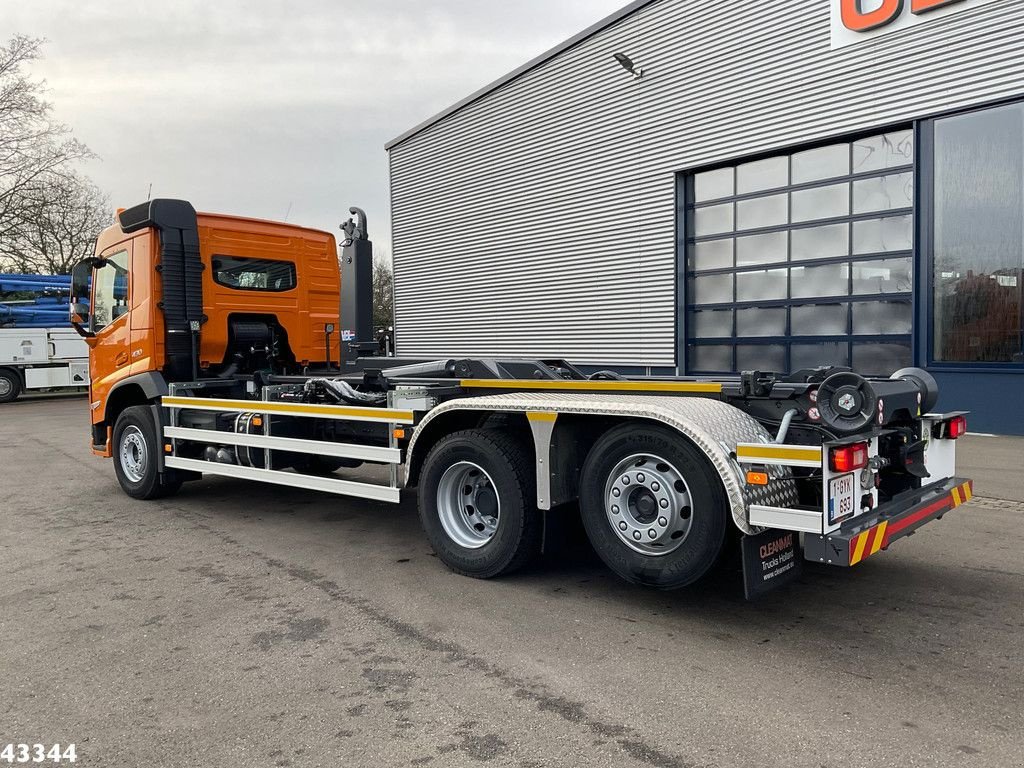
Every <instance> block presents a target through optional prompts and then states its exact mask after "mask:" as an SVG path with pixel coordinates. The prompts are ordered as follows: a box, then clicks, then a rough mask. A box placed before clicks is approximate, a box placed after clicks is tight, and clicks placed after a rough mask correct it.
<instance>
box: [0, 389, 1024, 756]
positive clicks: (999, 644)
mask: <svg viewBox="0 0 1024 768" xmlns="http://www.w3.org/2000/svg"><path fill="white" fill-rule="evenodd" d="M87 421H88V412H87V404H86V402H85V401H84V400H82V399H81V398H74V399H42V400H26V401H19V402H16V403H13V404H9V405H5V406H3V407H2V408H0V746H2V745H3V744H6V743H11V742H14V743H18V742H27V743H45V744H53V743H60V744H67V743H72V742H73V743H75V744H76V748H77V754H78V763H77V765H81V766H126V767H127V766H132V767H134V766H223V767H227V766H259V767H260V768H263V767H264V766H295V767H299V766H330V767H331V768H336V767H337V766H406V765H429V766H449V765H455V766H462V765H470V766H472V765H486V766H495V767H497V766H517V768H536V767H538V766H549V765H550V766H581V765H587V766H590V765H596V766H655V767H658V768H669V767H672V766H681V767H685V768H692V767H696V766H717V767H719V768H743V767H746V766H758V767H761V766H768V767H774V766H786V767H787V768H789V767H790V766H808V767H811V766H814V767H816V768H817V767H822V766H824V767H828V768H832V767H834V768H839V767H840V766H899V767H900V768H905V767H907V766H947V765H948V766H971V767H974V766H978V767H981V766H994V767H997V768H1009V767H1010V766H1021V765H1024V758H1022V756H1024V640H1022V638H1024V526H1022V523H1024V504H1022V503H1021V502H1020V501H1003V500H999V499H998V498H996V497H995V495H994V494H996V493H998V492H999V488H1000V487H1001V486H999V485H997V484H993V485H992V486H991V491H989V492H983V493H982V495H983V498H980V499H976V500H975V501H973V502H972V503H970V504H968V505H966V506H964V507H961V508H960V509H958V510H956V511H955V512H954V513H950V514H949V515H947V516H946V517H945V518H944V519H943V520H942V521H940V522H937V523H934V524H931V525H929V526H926V527H925V528H924V529H922V531H921V532H919V533H918V534H917V535H915V536H913V537H911V538H909V539H906V540H904V541H900V542H898V543H897V544H895V545H894V546H893V547H892V548H891V550H890V551H888V552H885V553H882V554H880V555H878V556H876V557H873V558H871V559H870V560H868V561H866V562H865V563H864V564H863V565H861V566H860V567H857V568H855V569H852V570H839V569H829V568H826V567H817V566H814V567H808V569H807V571H806V572H805V574H804V576H803V577H802V578H801V580H800V581H799V582H798V583H796V584H794V585H792V586H791V587H789V588H787V589H785V590H784V591H782V592H777V593H775V594H773V595H771V596H769V597H768V598H766V599H764V600H762V601H761V602H758V603H747V602H745V601H744V600H743V599H742V594H741V587H740V585H739V582H738V580H736V579H734V578H733V577H731V576H730V575H729V574H723V575H721V576H720V577H719V578H718V579H717V580H716V581H714V582H712V583H710V584H704V585H702V586H700V587H699V588H692V589H689V590H685V591H681V592H673V593H660V592H654V591H650V590H646V589H642V588H637V587H632V586H630V585H627V584H624V583H622V582H620V581H619V580H617V579H616V578H615V577H614V576H612V575H611V574H610V573H609V572H607V571H606V570H605V568H604V567H603V565H602V564H601V563H600V562H599V561H597V560H596V559H595V557H594V556H593V554H592V552H590V551H589V548H588V547H587V546H586V544H585V542H581V541H578V540H574V541H573V542H572V543H571V544H570V545H567V546H565V547H563V548H562V549H561V550H559V551H558V552H557V553H552V554H550V555H548V556H546V557H544V558H543V559H542V560H541V561H540V562H538V563H537V564H535V565H534V566H532V567H531V568H530V569H529V570H527V571H526V572H524V573H521V574H518V575H516V576H513V577H510V578H505V579H500V580H496V581H488V582H482V581H474V580H471V579H467V578H464V577H461V576H457V575H454V574H452V573H450V572H449V571H447V570H446V569H445V568H444V567H443V566H442V564H441V563H440V562H438V560H437V559H436V558H435V557H434V556H433V555H432V553H431V551H430V548H429V545H428V544H427V542H426V540H425V538H424V536H423V534H422V532H421V531H420V529H419V525H418V521H417V519H416V513H415V505H414V503H413V499H412V498H411V497H410V498H407V499H406V501H405V502H404V503H403V504H402V505H400V506H398V507H392V506H388V505H384V504H378V503H372V502H363V501H355V500H348V499H343V498H334V497H331V496H327V495H323V494H317V493H313V492H306V491H296V490H291V489H286V488H275V487H269V486H260V485H253V484H250V483H246V482H242V481H233V480H225V479H210V480H204V481H202V482H199V483H191V484H188V485H186V487H185V488H184V489H183V491H182V492H181V493H180V494H179V495H178V496H177V497H175V498H172V499H168V500H164V501H160V502H152V503H141V502H136V501H133V500H131V499H129V498H127V497H125V496H124V495H122V494H121V492H120V490H119V488H118V486H117V483H116V481H115V480H114V474H113V468H112V466H111V464H110V462H109V461H104V460H101V459H97V458H94V457H93V456H91V455H90V453H89V451H88V447H87V441H88V429H87ZM978 440H979V441H980V440H982V438H978ZM968 444H969V443H967V442H965V443H964V445H965V446H967V445H968ZM1018 449H1019V444H1018ZM972 450H974V449H972ZM977 450H981V449H977ZM1015 456H1016V457H1017V458H1019V456H1020V453H1019V450H1018V451H1017V452H1016V453H1015V452H1014V451H1012V450H1011V452H1010V454H1009V455H1008V459H1007V461H1010V462H1011V469H1012V462H1013V460H1014V458H1015ZM969 463H970V461H967V460H965V461H964V464H965V465H967V464H969ZM1018 469H1019V467H1018ZM1016 476H1017V479H1015V480H1014V481H1013V483H1012V488H1014V489H1017V491H1018V492H1019V482H1020V480H1019V477H1020V473H1019V472H1017V473H1016ZM1018 498H1019V497H1018ZM567 514H570V513H567Z"/></svg>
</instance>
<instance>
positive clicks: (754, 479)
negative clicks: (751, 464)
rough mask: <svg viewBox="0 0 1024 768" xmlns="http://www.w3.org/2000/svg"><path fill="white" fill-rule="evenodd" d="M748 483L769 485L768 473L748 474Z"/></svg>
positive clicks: (753, 472)
mask: <svg viewBox="0 0 1024 768" xmlns="http://www.w3.org/2000/svg"><path fill="white" fill-rule="evenodd" d="M747 483H748V484H750V485H768V473H767V472H755V471H753V470H751V471H749V472H747Z"/></svg>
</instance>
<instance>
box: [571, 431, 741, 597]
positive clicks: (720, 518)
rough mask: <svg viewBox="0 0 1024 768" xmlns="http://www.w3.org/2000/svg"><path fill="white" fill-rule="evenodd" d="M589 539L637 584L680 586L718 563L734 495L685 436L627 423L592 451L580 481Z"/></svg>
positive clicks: (613, 566)
mask: <svg viewBox="0 0 1024 768" xmlns="http://www.w3.org/2000/svg"><path fill="white" fill-rule="evenodd" d="M580 509H581V512H582V514H583V525H584V527H585V528H586V531H587V537H588V538H589V539H590V542H591V544H593V546H594V549H595V550H596V551H597V554H598V556H600V558H601V559H602V560H603V561H604V562H605V564H606V565H607V566H608V567H609V568H611V569H612V570H613V571H615V573H617V574H618V575H619V576H621V577H622V578H624V579H625V580H626V581H630V582H632V583H634V584H643V585H645V586H651V587H657V588H659V589H678V588H680V587H685V586H687V585H688V584H692V583H693V582H695V581H697V580H698V579H699V578H701V577H702V576H703V575H704V574H706V573H707V572H708V570H709V569H710V568H711V566H712V565H714V564H715V561H716V560H717V558H718V556H719V554H720V552H721V550H722V544H723V542H724V540H725V532H726V527H727V523H728V499H727V497H726V494H725V489H724V487H723V486H722V481H721V479H720V478H719V477H718V473H717V472H716V471H715V469H714V468H713V467H712V466H711V464H710V462H709V461H708V460H707V458H706V457H705V456H704V455H703V454H702V453H701V452H700V451H699V450H697V448H696V447H695V446H693V445H692V444H691V443H689V442H688V441H687V440H686V439H685V438H684V437H682V435H679V434H678V433H675V432H673V431H671V430H669V429H666V428H663V427H655V426H652V427H638V426H637V425H636V424H625V425H623V426H620V427H616V428H614V429H612V430H610V431H609V432H607V433H605V434H604V435H603V436H602V437H601V438H600V439H599V440H598V441H597V442H596V443H595V444H594V447H593V448H592V449H591V451H590V454H589V455H588V456H587V460H586V462H585V464H584V467H583V474H582V477H581V480H580Z"/></svg>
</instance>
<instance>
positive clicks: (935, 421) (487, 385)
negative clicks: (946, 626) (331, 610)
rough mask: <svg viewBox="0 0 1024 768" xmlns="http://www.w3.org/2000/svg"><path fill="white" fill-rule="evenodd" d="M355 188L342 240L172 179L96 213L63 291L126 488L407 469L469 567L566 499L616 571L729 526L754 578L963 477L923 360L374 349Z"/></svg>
mask: <svg viewBox="0 0 1024 768" xmlns="http://www.w3.org/2000/svg"><path fill="white" fill-rule="evenodd" d="M352 210H353V212H354V213H355V215H356V216H357V218H356V220H355V221H353V220H350V221H349V223H348V225H347V226H346V227H344V229H345V234H346V238H345V242H344V243H343V245H342V247H341V254H340V260H339V254H338V251H337V243H336V241H335V238H334V236H333V235H331V234H330V233H327V232H322V231H316V230H312V229H306V228H303V227H299V226H296V225H293V224H287V223H275V222H267V221H258V220H253V219H246V218H240V217H232V216H223V215H216V214H207V213H197V212H196V211H195V210H194V209H193V207H192V206H191V205H190V204H189V203H187V202H185V201H181V200H152V201H150V202H147V203H145V204H142V205H139V206H136V207H134V208H129V209H127V210H123V211H121V212H120V213H119V214H118V216H117V219H116V222H115V223H114V224H113V225H112V226H111V227H109V228H108V229H107V230H106V231H104V232H103V233H102V234H101V235H100V237H99V240H98V242H97V246H96V252H95V256H94V257H92V258H90V259H87V260H86V261H83V262H82V263H80V264H79V265H78V266H77V267H76V268H75V270H74V276H73V287H72V294H73V295H72V306H71V314H72V322H73V325H74V327H75V328H76V329H77V330H78V332H79V333H81V334H82V335H83V336H84V337H85V339H86V343H87V344H88V345H89V348H90V354H89V359H90V371H91V379H90V389H89V392H90V398H89V400H90V405H89V410H90V415H91V435H90V443H91V447H92V451H93V453H95V454H96V455H97V456H101V457H105V458H110V459H113V469H114V472H115V474H116V477H117V481H118V482H119V484H120V486H121V488H122V489H123V490H124V492H125V493H126V494H128V495H129V496H131V497H133V498H136V499H139V500H150V499H158V498H161V497H166V496H169V495H171V494H174V493H175V492H177V491H178V489H179V488H180V487H181V485H182V484H183V483H185V482H194V481H199V480H201V479H202V478H207V477H230V478H239V479H243V480H247V481H252V482H263V483H272V484H276V485H281V486H285V487H290V488H302V489H308V490H313V491H320V492H324V493H330V494H338V495H341V496H350V497H357V498H361V499H370V500H374V501H377V502H386V503H397V502H399V499H400V497H401V494H402V492H403V490H408V491H409V492H413V491H415V493H416V498H417V505H418V511H419V518H420V521H421V523H422V527H423V529H424V531H425V533H426V536H427V538H428V539H429V540H430V543H431V545H432V547H433V549H434V550H435V552H436V553H437V555H438V557H439V558H440V559H441V560H442V561H443V562H444V563H445V564H446V565H447V566H448V567H450V568H452V569H454V570H455V571H457V572H459V573H462V574H465V575H467V576H472V577H477V578H490V577H496V576H499V575H501V574H505V573H509V572H511V571H513V570H515V569H517V568H520V567H522V566H523V565H524V564H526V563H527V562H528V561H529V560H530V559H531V558H532V557H533V556H534V555H535V554H536V553H538V551H540V550H541V549H542V547H544V546H546V545H549V544H550V543H551V541H550V537H551V536H552V535H553V534H552V532H553V531H557V530H558V529H559V526H558V525H556V524H555V523H557V521H558V519H559V518H564V517H566V516H569V515H577V514H578V515H580V516H581V517H582V523H583V527H584V529H585V531H586V534H587V536H588V538H589V539H590V541H591V542H592V544H593V546H594V549H595V550H596V552H597V554H598V555H599V556H600V557H601V559H602V560H603V561H604V562H605V563H606V564H607V565H608V567H609V568H611V569H612V570H613V571H614V572H615V573H617V574H618V575H619V576H621V577H622V578H624V579H627V580H629V581H631V582H635V583H638V584H644V585H648V586H651V587H656V588H662V589H673V588H678V587H683V586H686V585H689V584H692V583H694V582H695V581H697V580H698V579H701V578H702V577H704V576H705V575H706V574H708V573H709V571H710V570H711V569H712V567H713V566H714V565H715V564H716V562H718V561H720V559H721V558H723V557H724V556H725V555H727V554H729V553H731V552H738V553H739V554H740V555H741V560H742V563H743V571H744V574H745V582H746V589H747V594H748V596H755V595H757V594H760V593H762V592H764V591H766V590H769V589H771V588H773V587H775V586H778V585H781V584H783V583H785V582H787V581H789V580H790V579H792V578H793V577H794V576H795V575H796V574H798V573H799V572H800V566H801V564H802V562H803V561H804V560H811V561H814V562H818V563H823V564H826V565H831V566H836V567H840V568H849V567H852V566H858V565H860V564H861V563H863V562H864V561H865V560H868V559H870V558H874V557H878V556H879V555H880V553H882V552H886V551H887V550H889V549H890V548H891V547H892V546H893V545H894V544H896V543H897V542H899V541H900V540H901V539H903V538H905V537H907V536H909V535H911V534H913V533H915V532H916V531H917V530H919V529H920V528H921V527H922V526H924V525H927V524H930V523H932V522H933V521H935V520H938V519H941V518H942V517H943V516H944V515H945V514H946V513H948V512H950V511H951V510H953V509H955V508H957V507H959V506H961V505H962V504H964V503H965V502H967V501H969V500H970V498H971V494H972V484H971V481H970V480H968V479H967V478H964V477H961V476H959V475H958V474H957V472H956V441H957V439H958V438H959V437H960V436H962V435H963V434H964V432H965V431H966V428H967V422H966V417H965V414H964V413H962V412H956V411H946V412H940V411H939V410H937V403H938V397H939V393H938V388H937V386H936V383H935V381H934V379H933V378H932V377H931V376H930V375H929V374H928V373H927V372H926V371H924V370H920V369H915V368H908V369H904V370H901V371H896V372H895V373H893V374H892V375H891V376H889V377H877V376H875V377H868V376H863V375H861V374H859V373H857V372H855V371H852V370H850V369H848V368H835V367H820V368H813V369H804V370H799V371H790V372H770V371H745V372H743V373H741V374H740V375H738V376H734V377H722V378H707V377H686V376H679V377H662V378H659V377H635V376H623V375H620V374H618V373H616V372H614V371H597V372H593V371H590V372H586V371H584V370H583V369H582V368H581V367H579V366H577V365H574V364H573V362H572V361H570V360H563V359H549V358H545V359H525V358H524V359H499V358H488V357H464V356H458V355H453V356H451V357H448V358H444V357H442V358H438V359H429V360H422V359H414V360H409V359H401V358H390V357H379V356H373V355H372V354H369V353H370V352H372V350H373V349H374V345H373V344H372V343H368V342H369V341H370V340H371V339H372V329H371V328H369V322H370V321H369V317H370V307H369V293H370V291H369V284H368V283H369V272H370V267H369V265H370V263H371V260H372V245H371V242H370V240H369V238H368V235H367V231H366V225H365V218H364V216H363V215H362V213H361V212H360V211H359V210H358V209H352ZM437 322H438V323H439V324H442V323H444V317H438V318H437ZM398 331H399V333H400V332H401V329H400V328H399V329H398ZM363 465H368V466H377V467H383V468H384V471H382V472H381V471H378V472H377V473H376V474H374V473H368V472H366V471H365V468H364V467H363ZM382 478H386V479H382ZM258 498H259V497H258V496H256V497H254V501H253V503H254V504H259V503H260V502H259V501H258Z"/></svg>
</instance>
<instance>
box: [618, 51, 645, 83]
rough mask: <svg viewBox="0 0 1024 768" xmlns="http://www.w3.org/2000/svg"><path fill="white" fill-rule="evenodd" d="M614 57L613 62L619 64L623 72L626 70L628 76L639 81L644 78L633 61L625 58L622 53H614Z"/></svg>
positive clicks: (642, 72)
mask: <svg viewBox="0 0 1024 768" xmlns="http://www.w3.org/2000/svg"><path fill="white" fill-rule="evenodd" d="M614 56H615V60H616V61H617V62H619V64H620V65H621V66H622V68H623V69H624V70H626V71H627V72H629V74H631V75H632V76H633V77H635V78H636V79H637V80H639V79H640V78H641V77H643V76H644V71H643V70H642V69H640V68H639V67H638V66H636V65H635V64H634V63H633V60H632V59H631V58H629V56H627V55H626V54H624V53H616V54H614Z"/></svg>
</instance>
